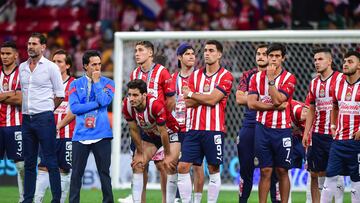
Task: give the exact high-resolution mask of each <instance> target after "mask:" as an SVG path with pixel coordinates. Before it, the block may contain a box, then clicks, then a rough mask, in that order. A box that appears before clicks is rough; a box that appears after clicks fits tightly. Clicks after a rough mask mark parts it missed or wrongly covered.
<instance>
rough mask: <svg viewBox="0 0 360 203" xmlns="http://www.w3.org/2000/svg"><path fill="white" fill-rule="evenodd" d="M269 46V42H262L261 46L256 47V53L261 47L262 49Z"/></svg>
mask: <svg viewBox="0 0 360 203" xmlns="http://www.w3.org/2000/svg"><path fill="white" fill-rule="evenodd" d="M268 47H269V46H268V45H267V44H260V45H259V46H257V47H256V49H255V54H256V52H257V51H258V50H259V49H261V48H268Z"/></svg>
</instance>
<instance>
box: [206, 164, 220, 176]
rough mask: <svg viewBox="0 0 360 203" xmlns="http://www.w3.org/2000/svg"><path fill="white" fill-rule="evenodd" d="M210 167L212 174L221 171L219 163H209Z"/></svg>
mask: <svg viewBox="0 0 360 203" xmlns="http://www.w3.org/2000/svg"><path fill="white" fill-rule="evenodd" d="M208 169H209V173H210V174H214V173H219V172H220V166H219V165H210V164H209V165H208Z"/></svg>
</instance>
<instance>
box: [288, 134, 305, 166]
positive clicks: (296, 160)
mask: <svg viewBox="0 0 360 203" xmlns="http://www.w3.org/2000/svg"><path fill="white" fill-rule="evenodd" d="M292 145H293V148H292V150H291V158H292V160H291V161H292V168H302V165H303V163H304V160H305V148H304V146H303V145H302V138H301V137H299V136H293V137H292Z"/></svg>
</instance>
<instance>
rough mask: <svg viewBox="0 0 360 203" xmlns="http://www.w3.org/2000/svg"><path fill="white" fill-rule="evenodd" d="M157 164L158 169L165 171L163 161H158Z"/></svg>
mask: <svg viewBox="0 0 360 203" xmlns="http://www.w3.org/2000/svg"><path fill="white" fill-rule="evenodd" d="M155 166H156V169H157V170H158V171H165V165H164V162H163V161H156V162H155Z"/></svg>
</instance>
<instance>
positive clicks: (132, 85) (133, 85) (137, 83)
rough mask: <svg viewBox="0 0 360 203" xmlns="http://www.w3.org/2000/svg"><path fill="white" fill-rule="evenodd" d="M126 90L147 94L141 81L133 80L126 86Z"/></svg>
mask: <svg viewBox="0 0 360 203" xmlns="http://www.w3.org/2000/svg"><path fill="white" fill-rule="evenodd" d="M127 87H128V89H138V90H139V91H140V93H141V94H144V93H147V85H146V83H145V82H144V81H143V80H141V79H135V80H132V81H130V82H128V84H127Z"/></svg>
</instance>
